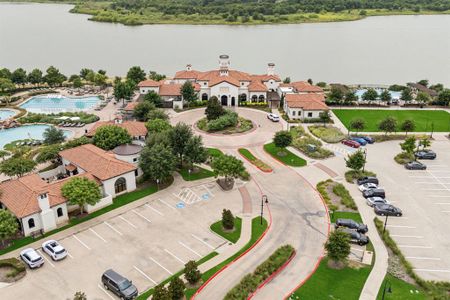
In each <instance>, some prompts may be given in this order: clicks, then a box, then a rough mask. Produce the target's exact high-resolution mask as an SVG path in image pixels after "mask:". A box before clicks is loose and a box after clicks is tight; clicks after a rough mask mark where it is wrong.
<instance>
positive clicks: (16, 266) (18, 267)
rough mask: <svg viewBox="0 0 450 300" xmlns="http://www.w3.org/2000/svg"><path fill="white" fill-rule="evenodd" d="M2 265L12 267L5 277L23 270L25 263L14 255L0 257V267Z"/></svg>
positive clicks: (13, 275) (15, 274)
mask: <svg viewBox="0 0 450 300" xmlns="http://www.w3.org/2000/svg"><path fill="white" fill-rule="evenodd" d="M2 267H10V268H12V269H13V270H12V271H11V272H9V273H8V274H7V275H6V277H15V276H17V275H18V274H20V273H22V272H25V264H24V263H23V262H22V261H20V260H18V259H17V258H15V257H12V258H6V259H0V268H2Z"/></svg>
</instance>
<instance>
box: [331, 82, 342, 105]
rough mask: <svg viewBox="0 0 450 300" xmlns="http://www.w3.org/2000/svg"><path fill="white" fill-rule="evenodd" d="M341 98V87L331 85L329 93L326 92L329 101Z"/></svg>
mask: <svg viewBox="0 0 450 300" xmlns="http://www.w3.org/2000/svg"><path fill="white" fill-rule="evenodd" d="M343 98H344V92H343V91H342V89H340V88H338V87H336V86H333V87H331V90H330V93H329V94H328V99H330V100H331V101H336V102H341V101H342V99H343Z"/></svg>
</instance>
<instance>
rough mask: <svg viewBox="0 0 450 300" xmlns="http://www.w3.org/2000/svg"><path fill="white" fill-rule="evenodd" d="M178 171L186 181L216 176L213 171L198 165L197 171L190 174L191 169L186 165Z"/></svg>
mask: <svg viewBox="0 0 450 300" xmlns="http://www.w3.org/2000/svg"><path fill="white" fill-rule="evenodd" d="M178 173H180V175H181V177H183V179H184V180H185V181H194V180H199V179H204V178H208V177H214V172H213V171H210V170H207V169H204V168H201V167H199V166H196V167H195V172H193V171H192V172H191V174H189V170H188V168H186V167H184V168H183V169H180V170H178Z"/></svg>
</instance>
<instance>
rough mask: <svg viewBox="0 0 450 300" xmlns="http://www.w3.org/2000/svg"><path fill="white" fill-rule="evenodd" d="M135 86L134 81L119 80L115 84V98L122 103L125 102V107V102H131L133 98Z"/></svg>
mask: <svg viewBox="0 0 450 300" xmlns="http://www.w3.org/2000/svg"><path fill="white" fill-rule="evenodd" d="M134 88H135V84H134V82H133V81H121V80H117V81H116V82H115V84H114V92H113V94H114V97H115V98H116V99H117V100H118V101H120V100H123V105H125V100H130V99H131V97H132V96H133V92H134Z"/></svg>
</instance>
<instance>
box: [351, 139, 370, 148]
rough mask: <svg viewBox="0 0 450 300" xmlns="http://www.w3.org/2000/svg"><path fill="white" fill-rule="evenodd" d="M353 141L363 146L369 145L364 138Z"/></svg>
mask: <svg viewBox="0 0 450 300" xmlns="http://www.w3.org/2000/svg"><path fill="white" fill-rule="evenodd" d="M351 140H352V141H355V142H357V143H358V144H360V145H361V146H365V145H367V141H366V140H365V139H363V138H360V137H352V138H351Z"/></svg>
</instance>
